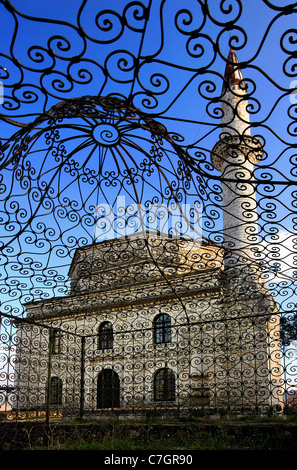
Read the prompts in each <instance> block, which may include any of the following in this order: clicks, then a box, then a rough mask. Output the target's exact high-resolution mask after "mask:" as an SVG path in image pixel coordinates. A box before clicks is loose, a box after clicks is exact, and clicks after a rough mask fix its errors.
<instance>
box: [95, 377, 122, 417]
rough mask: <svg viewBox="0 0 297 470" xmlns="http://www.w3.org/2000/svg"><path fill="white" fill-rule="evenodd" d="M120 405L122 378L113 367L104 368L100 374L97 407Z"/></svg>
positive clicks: (115, 406)
mask: <svg viewBox="0 0 297 470" xmlns="http://www.w3.org/2000/svg"><path fill="white" fill-rule="evenodd" d="M119 406H120V379H119V376H118V374H117V373H116V372H115V371H114V370H112V369H103V370H102V371H101V372H100V374H99V375H98V383H97V408H118V407H119Z"/></svg>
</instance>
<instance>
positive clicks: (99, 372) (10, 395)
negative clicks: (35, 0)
mask: <svg viewBox="0 0 297 470" xmlns="http://www.w3.org/2000/svg"><path fill="white" fill-rule="evenodd" d="M60 3H61V2H60ZM60 3H59V7H58V8H56V9H55V5H54V4H55V2H52V3H51V8H50V10H48V9H47V7H46V6H45V5H41V6H39V5H38V6H37V5H29V4H28V5H23V2H19V1H18V0H14V1H12V2H9V1H7V0H1V1H0V11H1V18H2V20H1V21H3V27H2V28H1V31H2V33H1V35H2V36H1V53H0V80H1V81H2V83H3V100H2V102H1V103H0V117H1V131H0V133H1V135H0V140H1V142H0V144H1V146H0V168H1V176H0V188H1V191H0V192H1V205H0V220H1V241H0V247H1V252H0V266H1V274H0V286H1V288H0V301H1V353H2V354H1V364H0V366H1V375H0V377H1V380H0V387H1V389H0V400H1V401H0V404H1V413H2V414H1V416H2V417H3V418H4V419H36V417H42V418H44V419H46V420H47V421H49V419H50V418H51V417H52V416H55V417H57V416H61V417H63V416H65V415H67V414H68V415H71V416H73V417H75V416H78V415H80V416H83V415H88V414H92V415H93V416H94V415H96V416H101V415H102V414H117V415H125V414H128V415H131V413H132V414H133V413H134V412H135V413H138V414H139V413H142V414H146V413H150V412H158V413H160V414H166V413H167V414H176V413H178V414H185V415H188V414H195V413H196V414H202V413H204V414H208V413H212V412H222V413H233V414H236V413H247V414H255V413H260V414H263V413H267V412H269V413H270V412H281V413H283V412H290V413H293V412H295V406H296V394H297V384H296V374H295V369H296V367H295V360H296V356H295V355H296V347H295V345H296V340H297V338H296V333H295V332H296V254H295V243H296V235H295V231H296V191H295V176H296V142H295V138H296V109H297V108H296V94H295V93H294V90H295V88H296V80H294V78H295V76H296V70H295V69H296V26H295V25H296V13H297V3H294V2H290V1H288V2H285V3H286V5H284V2H281V3H282V4H281V5H280V2H277V1H276V0H274V1H269V0H262V1H261V2H260V1H259V2H242V1H240V0H232V1H229V2H225V1H222V2H212V1H209V0H199V1H193V0H186V1H185V2H183V5H182V6H181V5H180V2H177V1H176V2H175V1H168V0H159V1H154V2H152V1H151V0H147V1H138V0H136V1H128V0H127V1H126V0H125V1H122V2H109V1H108V2H105V1H103V2H100V6H98V2H92V1H91V0H82V1H80V2H74V3H73V2H72V3H71V5H70V3H69V2H63V4H62V5H61V4H60ZM255 12H256V14H257V16H258V17H261V18H263V21H261V24H260V23H259V24H258V23H256V22H255V20H254V15H255ZM66 18H67V20H66ZM271 51H273V56H272V54H271ZM0 94H1V93H0Z"/></svg>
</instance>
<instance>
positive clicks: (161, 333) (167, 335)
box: [154, 313, 171, 344]
mask: <svg viewBox="0 0 297 470" xmlns="http://www.w3.org/2000/svg"><path fill="white" fill-rule="evenodd" d="M154 341H155V343H156V344H159V343H169V342H170V341H171V317H170V316H169V315H167V314H166V313H161V314H160V315H157V316H156V317H155V319H154Z"/></svg>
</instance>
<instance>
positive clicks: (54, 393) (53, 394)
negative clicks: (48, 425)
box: [50, 377, 63, 405]
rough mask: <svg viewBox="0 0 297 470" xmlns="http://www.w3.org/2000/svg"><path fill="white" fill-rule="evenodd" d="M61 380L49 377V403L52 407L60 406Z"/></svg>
mask: <svg viewBox="0 0 297 470" xmlns="http://www.w3.org/2000/svg"><path fill="white" fill-rule="evenodd" d="M62 386H63V385H62V379H59V377H51V388H50V403H51V404H52V405H61V404H62Z"/></svg>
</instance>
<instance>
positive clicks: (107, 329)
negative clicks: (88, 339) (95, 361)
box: [98, 321, 113, 349]
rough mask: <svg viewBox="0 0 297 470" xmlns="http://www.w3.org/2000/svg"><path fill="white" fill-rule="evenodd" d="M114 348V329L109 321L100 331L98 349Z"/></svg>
mask: <svg viewBox="0 0 297 470" xmlns="http://www.w3.org/2000/svg"><path fill="white" fill-rule="evenodd" d="M112 348H113V328H112V324H111V323H110V322H109V321H105V322H103V323H101V325H100V326H99V330H98V349H112Z"/></svg>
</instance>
